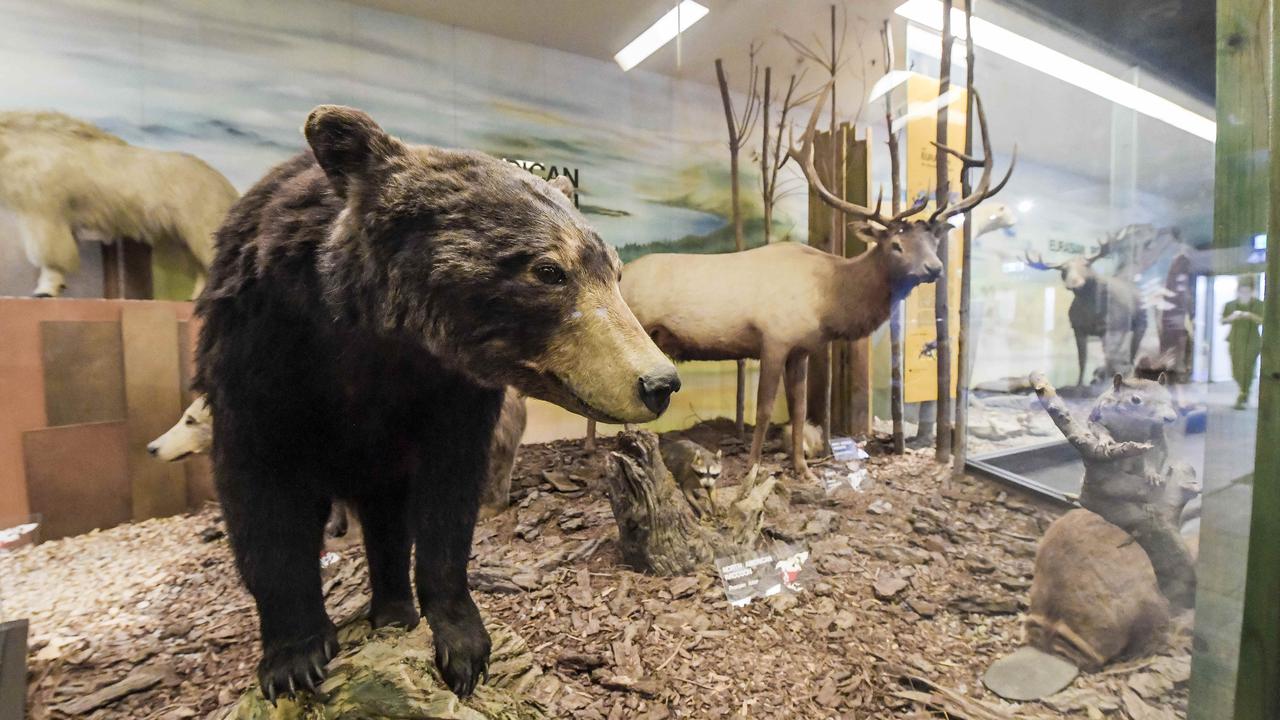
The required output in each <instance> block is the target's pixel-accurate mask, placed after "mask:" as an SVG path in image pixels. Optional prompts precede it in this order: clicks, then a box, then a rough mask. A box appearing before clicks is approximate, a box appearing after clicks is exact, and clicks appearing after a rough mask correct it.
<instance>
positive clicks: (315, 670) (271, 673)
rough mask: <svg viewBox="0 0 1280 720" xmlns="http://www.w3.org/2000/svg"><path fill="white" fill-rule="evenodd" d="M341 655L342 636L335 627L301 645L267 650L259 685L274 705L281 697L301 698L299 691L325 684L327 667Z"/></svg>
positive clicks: (300, 643)
mask: <svg viewBox="0 0 1280 720" xmlns="http://www.w3.org/2000/svg"><path fill="white" fill-rule="evenodd" d="M337 654H338V636H337V631H336V629H335V628H334V627H333V626H330V627H328V628H326V629H325V631H324V632H322V633H320V634H318V635H313V636H311V637H309V638H307V639H305V640H302V641H300V642H297V643H291V644H289V645H285V646H284V647H281V648H274V649H267V650H266V651H265V652H264V654H263V658H262V662H260V663H259V664H258V684H259V685H260V686H261V687H262V695H263V697H265V698H266V699H267V702H270V703H271V704H272V705H273V706H274V705H275V704H276V700H277V699H279V698H280V697H285V696H292V695H297V694H298V691H299V690H306V691H308V692H315V690H316V688H317V687H319V686H320V683H322V682H324V679H325V671H324V666H325V664H326V663H328V662H329V661H330V660H332V659H333V657H334V656H335V655H337Z"/></svg>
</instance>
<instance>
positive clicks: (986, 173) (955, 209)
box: [929, 88, 1018, 222]
mask: <svg viewBox="0 0 1280 720" xmlns="http://www.w3.org/2000/svg"><path fill="white" fill-rule="evenodd" d="M970 92H972V93H973V102H974V105H976V106H977V108H978V129H979V131H980V132H981V133H982V159H978V158H975V157H973V156H972V155H966V154H965V153H962V152H960V151H959V150H956V149H955V148H953V147H949V146H947V145H943V144H942V143H940V142H937V141H931V142H933V145H934V147H936V148H938V150H940V151H941V152H944V153H946V154H948V155H951V156H952V157H955V158H956V159H958V160H959V161H960V162H961V163H963V169H965V170H968V169H969V168H974V167H981V168H982V178H981V179H980V180H978V184H977V186H976V187H974V189H973V192H971V193H970V194H969V195H968V197H965V198H962V199H961V200H960V201H959V202H957V203H956V204H954V205H951V204H946V205H943V206H941V207H939V208H938V209H936V210H934V211H933V214H932V215H930V216H929V222H934V221H936V220H939V219H942V220H946V219H947V218H949V217H951V216H952V215H958V214H960V213H962V212H967V211H968V210H971V209H972V208H973V207H974V206H975V205H977V204H978V203H980V202H982V201H983V200H986V199H987V198H989V197H991V196H992V195H995V194H996V193H998V192H1000V191H1001V190H1003V189H1004V186H1005V184H1006V183H1008V182H1009V178H1010V177H1012V176H1013V167H1014V165H1017V164H1018V146H1017V145H1014V146H1013V159H1012V160H1010V161H1009V170H1008V171H1007V172H1005V174H1004V178H1002V179H1001V180H1000V182H999V183H997V184H996V186H995V187H991V169H992V167H993V166H994V165H995V157H994V156H993V155H992V153H991V134H990V132H988V130H987V113H986V111H985V110H983V108H982V96H981V95H979V94H978V90H977V88H971V89H970Z"/></svg>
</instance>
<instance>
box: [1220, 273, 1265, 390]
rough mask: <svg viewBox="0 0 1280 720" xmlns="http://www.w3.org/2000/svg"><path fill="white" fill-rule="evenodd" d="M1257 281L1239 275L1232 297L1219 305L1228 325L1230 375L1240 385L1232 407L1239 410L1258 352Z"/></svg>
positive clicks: (1260, 306)
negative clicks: (1229, 328) (1221, 305)
mask: <svg viewBox="0 0 1280 720" xmlns="http://www.w3.org/2000/svg"><path fill="white" fill-rule="evenodd" d="M1256 289H1257V285H1256V284H1255V281H1254V279H1253V276H1252V275H1245V276H1244V277H1241V278H1240V282H1239V284H1237V285H1236V299H1235V300H1232V301H1231V302H1228V303H1227V305H1226V307H1224V308H1222V322H1223V323H1224V324H1227V325H1230V326H1231V331H1230V332H1228V333H1227V351H1228V352H1229V353H1230V355H1231V375H1232V377H1234V378H1235V381H1236V385H1238V386H1239V387H1240V396H1239V397H1238V398H1236V405H1235V407H1236V409H1237V410H1243V409H1244V408H1245V403H1246V402H1248V400H1249V390H1250V389H1251V388H1252V387H1253V370H1254V368H1255V367H1257V365H1258V355H1259V354H1261V352H1262V312H1263V311H1262V301H1261V300H1259V299H1258V298H1256V297H1254V291H1255V290H1256Z"/></svg>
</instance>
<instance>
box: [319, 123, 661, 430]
mask: <svg viewBox="0 0 1280 720" xmlns="http://www.w3.org/2000/svg"><path fill="white" fill-rule="evenodd" d="M304 132H305V134H306V137H307V142H308V143H309V144H310V145H311V150H312V152H313V153H314V155H315V158H316V161H317V162H318V163H319V165H320V167H321V168H322V169H323V170H324V172H325V175H326V176H327V177H328V179H329V181H330V183H331V185H332V186H333V189H334V191H335V192H336V193H337V194H338V196H339V197H341V198H342V199H343V200H344V201H345V203H346V206H345V208H344V209H343V211H342V212H341V214H340V215H339V217H338V219H337V221H336V222H335V224H334V228H333V232H332V235H331V236H330V238H329V239H328V240H327V242H326V244H325V247H324V248H323V249H322V251H321V258H322V259H321V273H322V276H323V277H322V280H323V282H324V283H325V285H326V288H325V291H326V301H327V302H329V303H330V304H332V305H333V308H334V311H335V312H336V313H337V314H338V315H339V317H340V318H344V319H347V320H349V321H351V322H355V323H364V324H367V325H368V326H370V327H371V328H373V329H375V330H376V331H378V332H381V333H385V334H389V335H393V336H395V337H397V338H401V339H405V338H407V339H410V340H411V341H412V342H417V343H420V344H421V345H422V346H423V347H425V348H426V350H427V351H428V352H430V353H431V354H432V355H434V356H435V357H436V358H438V359H439V360H440V361H441V362H443V363H445V364H446V365H448V366H449V367H450V368H452V369H454V370H456V371H458V372H460V373H462V374H464V375H466V376H468V377H470V378H471V379H473V380H474V381H476V382H478V383H480V384H483V385H487V386H493V387H497V386H501V385H513V386H515V387H516V388H518V389H520V390H521V391H523V392H524V393H526V394H528V395H532V396H533V397H537V398H542V399H544V400H548V401H551V402H554V403H556V404H557V405H560V406H562V407H564V408H566V409H568V410H571V411H573V412H576V413H579V414H582V415H586V416H587V417H590V418H593V419H596V420H600V421H602V422H611V423H619V422H644V421H647V420H652V419H653V418H655V417H657V416H658V415H660V414H662V412H663V411H664V410H665V409H666V408H667V404H668V402H669V399H670V395H671V393H673V392H675V391H676V390H678V389H679V388H680V380H679V377H678V376H677V375H676V370H675V366H674V365H672V363H671V361H670V360H668V359H667V357H666V356H665V355H663V354H662V352H661V351H660V350H658V348H657V346H656V345H654V344H653V341H652V340H650V339H649V337H648V335H646V334H645V332H644V329H643V328H641V326H640V323H639V322H638V321H637V320H636V318H635V316H634V315H632V313H631V310H630V309H629V308H628V307H627V305H626V303H625V302H624V301H623V299H622V294H621V293H620V292H619V290H618V276H619V273H620V271H621V263H620V262H619V260H618V255H617V253H616V252H615V251H614V250H613V248H611V247H609V246H608V245H606V244H605V243H604V242H603V241H602V240H601V239H600V237H599V236H598V235H597V234H596V233H595V231H594V230H592V229H591V227H589V226H588V225H587V223H586V221H585V220H584V219H583V217H582V216H581V214H579V213H578V211H577V209H576V208H574V206H573V203H572V202H570V200H569V198H568V196H567V195H568V193H567V192H566V191H569V190H571V188H568V187H566V186H564V185H553V184H552V183H549V182H547V181H545V180H543V179H541V178H538V177H536V176H534V175H532V174H531V173H529V172H527V171H525V170H523V169H521V168H519V167H517V166H515V165H513V164H511V163H507V162H503V161H501V160H498V159H497V158H494V157H491V156H489V155H485V154H483V153H478V152H470V151H460V150H447V149H443V148H437V147H429V146H422V145H409V144H407V143H404V142H401V141H400V140H398V139H396V138H393V137H391V136H390V135H388V134H387V133H386V132H384V131H383V130H382V128H380V127H379V126H378V125H377V123H375V122H374V121H373V119H372V118H370V117H369V116H368V115H366V114H365V113H363V112H360V111H359V110H354V109H352V108H347V107H340V106H333V105H322V106H320V107H318V108H316V109H315V110H313V111H312V113H311V115H310V117H308V118H307V123H306V126H305V128H304Z"/></svg>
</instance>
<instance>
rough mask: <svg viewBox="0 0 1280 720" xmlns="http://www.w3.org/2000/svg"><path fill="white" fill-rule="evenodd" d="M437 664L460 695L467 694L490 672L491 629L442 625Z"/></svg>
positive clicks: (437, 641)
mask: <svg viewBox="0 0 1280 720" xmlns="http://www.w3.org/2000/svg"><path fill="white" fill-rule="evenodd" d="M435 646H436V668H437V669H438V670H439V671H440V676H441V677H443V678H444V682H445V684H446V685H448V686H449V689H450V690H452V691H453V694H454V695H457V696H458V697H466V696H468V695H470V694H471V693H472V692H474V691H475V689H476V683H477V682H479V681H480V680H481V678H485V679H488V675H489V648H490V643H489V633H488V632H486V631H485V629H484V626H483V625H478V627H475V628H472V627H468V626H466V625H461V626H453V627H448V628H441V629H440V631H439V632H436V633H435Z"/></svg>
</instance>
